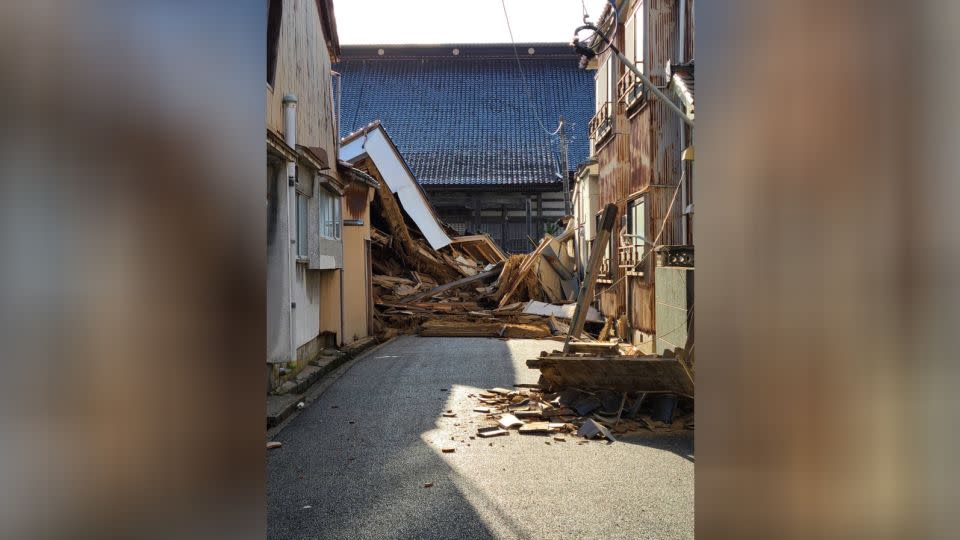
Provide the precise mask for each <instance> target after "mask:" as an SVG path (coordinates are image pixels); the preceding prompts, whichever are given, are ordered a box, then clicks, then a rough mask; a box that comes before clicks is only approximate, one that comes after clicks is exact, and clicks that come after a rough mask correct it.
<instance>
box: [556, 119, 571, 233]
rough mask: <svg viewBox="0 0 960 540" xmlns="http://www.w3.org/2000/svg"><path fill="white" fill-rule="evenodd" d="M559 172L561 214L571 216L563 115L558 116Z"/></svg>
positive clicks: (568, 166) (565, 132) (568, 167)
mask: <svg viewBox="0 0 960 540" xmlns="http://www.w3.org/2000/svg"><path fill="white" fill-rule="evenodd" d="M558 131H559V132H560V163H561V164H560V167H561V171H560V174H562V175H563V215H565V216H571V215H573V211H572V210H571V209H570V164H569V163H567V130H566V123H565V122H564V120H563V117H562V116H561V117H560V127H559V128H558Z"/></svg>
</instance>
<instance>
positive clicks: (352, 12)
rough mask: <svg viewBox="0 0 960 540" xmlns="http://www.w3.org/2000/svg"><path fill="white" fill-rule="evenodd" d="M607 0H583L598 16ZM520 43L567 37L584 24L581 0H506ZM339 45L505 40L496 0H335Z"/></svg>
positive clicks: (591, 16) (588, 8)
mask: <svg viewBox="0 0 960 540" xmlns="http://www.w3.org/2000/svg"><path fill="white" fill-rule="evenodd" d="M605 3H606V0H583V4H586V7H587V13H589V14H590V20H591V21H596V19H597V16H598V15H600V11H601V10H602V9H603V5H604V4H605ZM506 5H507V13H508V14H509V16H510V24H511V25H512V27H513V35H514V37H515V38H516V40H517V41H518V42H521V41H539V42H544V41H547V42H569V41H570V39H571V38H572V37H573V31H574V29H575V28H576V27H577V26H579V25H580V24H582V20H583V5H582V4H581V0H506ZM334 12H335V13H336V16H337V29H338V32H339V35H340V43H341V44H343V45H351V44H363V43H509V42H510V35H509V34H508V33H507V25H506V22H505V20H504V16H503V7H502V6H501V4H500V0H334Z"/></svg>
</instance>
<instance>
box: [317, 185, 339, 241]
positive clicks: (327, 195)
mask: <svg viewBox="0 0 960 540" xmlns="http://www.w3.org/2000/svg"><path fill="white" fill-rule="evenodd" d="M317 202H318V206H319V208H320V211H319V212H318V214H319V224H320V236H321V237H322V238H326V239H327V240H340V239H341V237H342V236H343V219H342V216H341V210H340V207H341V205H342V203H343V201H342V197H340V195H338V194H336V193H333V192H331V191H329V190H326V189H321V190H320V199H319V200H318V201H317ZM331 214H332V216H331ZM328 229H331V230H328Z"/></svg>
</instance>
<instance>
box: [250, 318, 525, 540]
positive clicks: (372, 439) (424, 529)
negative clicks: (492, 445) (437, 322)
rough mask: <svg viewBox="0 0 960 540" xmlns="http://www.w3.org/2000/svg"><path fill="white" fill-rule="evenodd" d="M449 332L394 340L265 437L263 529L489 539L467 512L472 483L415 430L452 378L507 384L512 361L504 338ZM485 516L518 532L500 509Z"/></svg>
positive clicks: (311, 534) (430, 418)
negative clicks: (272, 446)
mask: <svg viewBox="0 0 960 540" xmlns="http://www.w3.org/2000/svg"><path fill="white" fill-rule="evenodd" d="M454 341H456V342H457V343H456V345H457V346H456V347H450V346H451V345H452V344H453V343H451V341H450V340H449V339H448V340H446V341H444V339H443V338H438V339H434V340H429V341H428V340H419V341H418V338H415V337H410V336H404V337H401V338H398V340H396V342H394V343H393V344H391V345H392V346H390V347H384V348H381V349H379V350H378V351H374V352H373V354H371V355H369V356H368V357H366V358H364V359H362V360H360V361H358V362H357V363H356V364H355V365H354V366H353V367H352V368H351V369H350V370H349V371H348V372H347V373H345V374H344V375H343V376H342V377H341V378H340V379H339V380H338V381H337V382H336V383H335V384H333V385H332V386H331V387H330V388H329V389H328V390H327V391H326V392H325V393H324V394H323V395H322V396H321V397H320V398H319V399H318V400H317V401H315V402H314V403H313V404H311V405H310V407H309V408H308V409H306V410H304V411H303V413H301V415H300V416H299V417H298V418H296V419H294V420H293V421H292V422H291V423H290V424H289V425H288V426H287V427H286V428H285V429H284V430H283V431H282V432H280V433H279V434H278V435H277V437H276V438H277V439H278V440H282V441H283V445H284V446H283V448H282V449H280V450H277V451H272V452H270V453H269V454H268V456H267V519H268V537H269V538H291V539H292V538H494V537H495V536H494V534H493V533H492V532H491V531H490V530H488V527H487V523H486V522H485V520H484V519H483V518H481V516H480V515H479V514H478V513H477V512H476V510H475V505H476V504H477V501H476V498H477V497H482V496H483V492H482V490H479V489H474V490H470V489H469V483H465V482H464V480H463V479H462V478H460V477H459V475H457V474H456V473H455V472H454V471H452V470H451V469H450V468H449V466H448V465H447V464H446V463H445V462H444V460H443V459H442V458H441V457H440V455H438V453H437V448H436V447H434V446H431V445H429V444H428V443H427V442H425V441H424V440H423V438H422V434H424V433H426V432H429V431H431V430H434V429H436V427H437V425H436V422H437V419H438V418H440V417H441V413H442V412H443V411H444V408H445V406H446V403H447V397H448V393H449V390H450V389H451V388H453V386H454V385H461V386H476V387H479V388H489V387H493V386H502V385H508V386H509V385H511V384H513V383H514V378H515V373H514V366H513V361H512V359H511V355H510V351H509V350H508V348H507V345H506V343H505V342H502V341H499V340H490V339H484V340H483V341H484V343H483V346H482V347H476V346H475V345H476V344H475V343H473V342H474V341H475V340H474V339H462V340H461V339H457V340H454ZM414 344H416V345H417V346H416V347H413V345H414ZM474 350H482V351H483V357H482V358H472V357H471V356H472V355H474V354H475V353H474ZM425 483H432V484H433V487H430V488H425V487H424V484H425ZM461 490H465V491H467V490H469V491H471V492H470V493H469V494H465V493H463V492H462V491H461ZM467 495H469V499H468V496H467ZM471 500H472V501H473V502H471ZM305 507H309V508H305ZM488 507H493V508H495V507H496V505H488ZM488 519H489V518H488ZM497 521H498V523H499V524H501V526H503V525H506V526H507V527H509V528H511V529H514V534H515V535H517V536H522V535H523V532H522V530H521V529H520V528H519V527H518V526H517V524H516V523H513V522H512V520H511V519H510V518H509V516H506V515H502V514H501V515H499V516H497Z"/></svg>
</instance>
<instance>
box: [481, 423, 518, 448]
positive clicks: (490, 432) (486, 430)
mask: <svg viewBox="0 0 960 540" xmlns="http://www.w3.org/2000/svg"><path fill="white" fill-rule="evenodd" d="M509 434H510V432H509V431H507V430H505V429H501V428H499V427H497V426H491V427H482V428H479V429H477V435H478V436H480V437H484V438H486V437H497V436H500V435H509ZM490 446H493V443H490Z"/></svg>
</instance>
